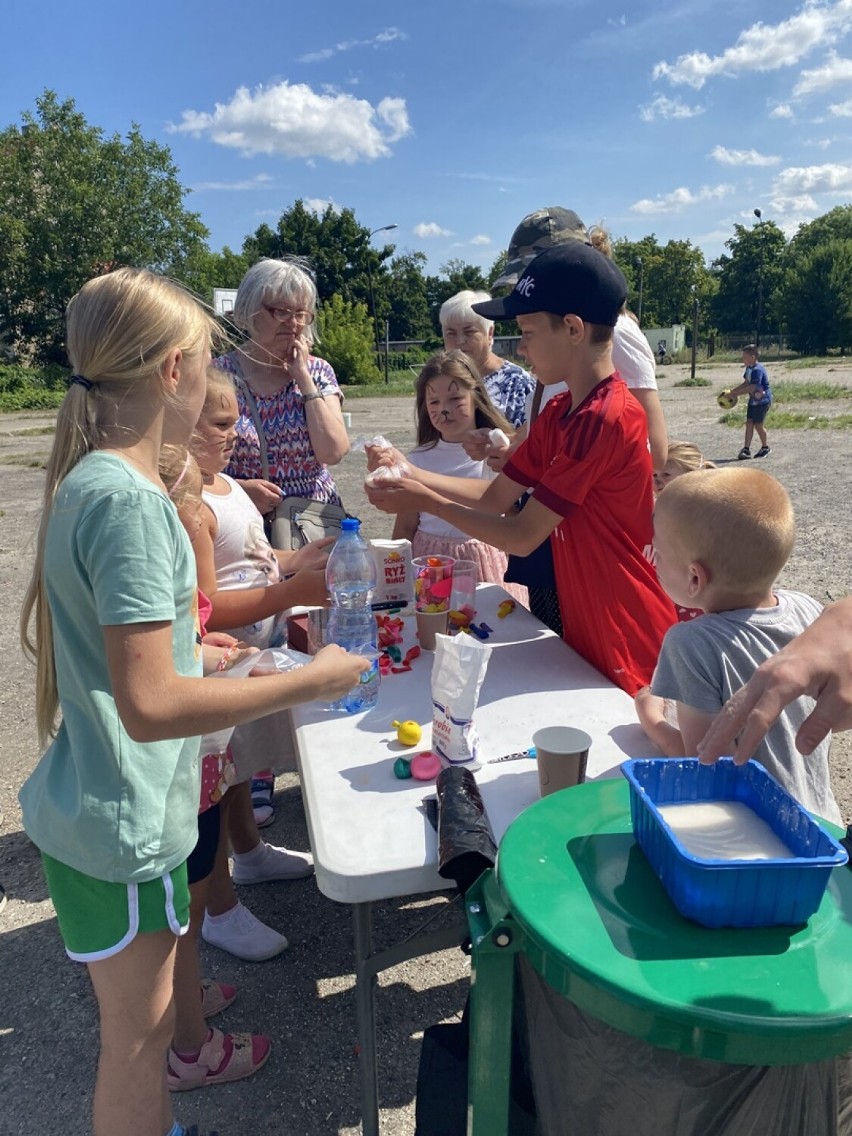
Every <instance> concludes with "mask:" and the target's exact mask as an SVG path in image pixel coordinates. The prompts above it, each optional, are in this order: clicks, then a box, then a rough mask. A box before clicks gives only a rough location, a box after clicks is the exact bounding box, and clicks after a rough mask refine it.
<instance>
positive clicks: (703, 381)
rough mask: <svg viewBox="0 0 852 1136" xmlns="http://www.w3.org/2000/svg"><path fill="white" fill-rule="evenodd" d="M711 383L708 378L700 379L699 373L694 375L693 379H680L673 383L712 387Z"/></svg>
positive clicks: (677, 385)
mask: <svg viewBox="0 0 852 1136" xmlns="http://www.w3.org/2000/svg"><path fill="white" fill-rule="evenodd" d="M712 385H713V384H712V383H711V381H710V380H709V379H702V377H701V376H700V375H696V376H695V378H694V379H693V378H692V377H690V378H688V379H680V381H679V382H676V383H674V384H673V386H676V387H712Z"/></svg>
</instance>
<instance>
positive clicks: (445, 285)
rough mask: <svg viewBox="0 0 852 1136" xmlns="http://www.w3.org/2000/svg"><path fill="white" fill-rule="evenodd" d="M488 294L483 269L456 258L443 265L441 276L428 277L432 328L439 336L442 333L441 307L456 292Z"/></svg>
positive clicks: (427, 290) (427, 288)
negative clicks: (439, 316) (439, 317)
mask: <svg viewBox="0 0 852 1136" xmlns="http://www.w3.org/2000/svg"><path fill="white" fill-rule="evenodd" d="M466 291H472V292H487V291H488V281H487V280H486V279H485V277H484V276H483V275H482V269H481V268H480V267H479V265H477V264H468V263H467V262H466V261H464V260H461V259H459V258H458V257H454V258H453V259H452V260H448V261H447V263H446V264H442V265H441V275H440V276H427V278H426V295H427V297H428V300H429V308H430V312H431V316H432V328H433V330H434V332H435V333H436V334H437V335H440V333H441V324H440V320H439V319H438V315H439V313H440V311H441V305H442V304H443V303H444V301H445V300H449V298H450V296H455V294H456V292H466Z"/></svg>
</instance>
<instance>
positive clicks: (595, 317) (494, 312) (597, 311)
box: [471, 240, 628, 327]
mask: <svg viewBox="0 0 852 1136" xmlns="http://www.w3.org/2000/svg"><path fill="white" fill-rule="evenodd" d="M627 291H628V289H627V281H626V280H625V279H624V276H623V274H622V273H621V270H620V269H619V268H618V267H617V266H616V265H615V263H614V262H613V261H612V260H610V259H609V257H608V256H604V254H603V253H602V252H598V250H597V249H596V248H592V246H591V245H589V244H584V243H583V242H582V241H571V240H569V241H566V242H565V244H561V245H556V246H555V247H554V248H549V249H546V250H545V251H544V252H542V253H539V255H538V256H537V257H536V258H535V260H533V261H531V262H530V264H528V265H527V267H526V268H525V269H524V272H523V275H522V276H521V277H520V279H519V280H518V282H517V284H516V285H515V287H514V288H513V289H512V291H511V292H510V293H509V294H508V296H503V297H502V298H501V299H498V300H487V301H485V302H483V303H481V304H472V305H471V306H472V308H473V310H474V311H475V312H476V314H477V315H480V316H484V317H485V318H486V319H489V320H498V319H513V318H514V317H515V316H523V315H533V314H534V313H535V312H551V313H552V314H553V315H556V316H567V315H574V316H579V317H580V319H581V320H583V321H584V322H585V323H597V324H603V325H604V326H605V327H615V322H616V320H617V319H618V313H619V311H620V310H621V307H622V305H623V304H624V301H625V300H626V299H627Z"/></svg>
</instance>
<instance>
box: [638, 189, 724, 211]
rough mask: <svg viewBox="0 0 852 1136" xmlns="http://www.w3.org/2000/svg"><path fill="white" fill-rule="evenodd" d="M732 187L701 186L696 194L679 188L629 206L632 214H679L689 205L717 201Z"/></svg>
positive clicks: (645, 198)
mask: <svg viewBox="0 0 852 1136" xmlns="http://www.w3.org/2000/svg"><path fill="white" fill-rule="evenodd" d="M733 188H734V187H733V186H732V185H713V186H710V185H703V186H702V187H701V189H699V190H698V192H697V193H693V192H692V190H691V189H687V188H686V186H680V187H678V189H674V190H672V192H671V193H664V194H660V195H659V196H657V197H654V198H650V197H644V198H642V200H641V201H636V202H634V204H633V205H631V206H630V211H631V212H632V213H641V214H643V215H644V214H650V213H680V212H681V210H682V209H684V208H686V207H687V206H690V205H700V204H701V203H702V202H704V201H718V200H720V198H722V197H726V196H727V195H728V194H729V193H732V192H733Z"/></svg>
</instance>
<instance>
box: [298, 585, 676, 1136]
mask: <svg viewBox="0 0 852 1136" xmlns="http://www.w3.org/2000/svg"><path fill="white" fill-rule="evenodd" d="M508 598H509V597H508V596H507V594H506V592H504V591H503V589H502V588H500V587H498V586H497V585H495V584H484V585H480V587H479V588H478V590H477V609H478V610H477V616H476V622H477V623H479V622H481V621H484V622H485V623H487V624H488V625H489V626H490V627H491V628H493V634H492V635H491V637H490V638H489V639H488V640H487V645H488V646H490V647H491V648H492V652H491V657H490V660H489V663H488V671H487V674H486V677H485V681H484V683H483V684H482V690H481V692H480V697H479V704H478V707H477V710H476V714H475V716H474V721H475V723H476V727H477V730H478V731H479V734H480V737H481V739H482V747H483V756H484V758H485V762H486V763H485V764H483V765H482V767H481V768H480V769H479V770H477V771H476V773H475V776H476V780H477V783H478V785H479V788H480V791H481V793H482V798H483V800H484V803H485V808H486V812H487V814H488V818H489V821H490V823H491V827H492V829H493V832H494V836H495V839H496V840H497V841H498V843H499V841H500V839H501V837H502V835H503V833H504V832H505V830H506V828H507V827H508V826H509V824H510V823H511V822H512V820H514V818H515V817H516V816H517V815H518V813H520V812H521V811H522V810H523V809H524V808H526V806H527V805H529V804H532V802H533V801H535V800H537V799H538V796H539V789H538V777H537V774H536V769H535V762H534V761H532V760H530V759H529V758H526V759H521V760H517V761H510V762H505V763H502V764H501V763H496V764H488V759H490V758H496V757H500V756H502V755H504V754H508V753H511V752H513V751H520V750H524V749H527V748H528V747H529V746H530V745H531V744H532V741H531V739H532V735H533V733H534V732H535V730H536V729H538V728H539V727H540V726H544V725H574V726H579V727H581V728H582V729H584V730H585V731H586V732H587V733H588V734H590V735H591V737H592V747H591V749H590V752H589V761H588V770H587V777H590V778H591V777H599V776H607V775H610V776H611V775H614V774H615V773H616V772H617V769H618V766H619V765H620V763H621V762H622V761H623V760H624V759H625V758H627V757H638V756H648V755H656V754H657V752H658V751H657V750H656V749H655V748H654V747H653V746H652V745H651V744H650V742H649V741H648V739H647V738H646V736H645V734H644V732H643V730H642V728H641V727H640V726H639V724H638V722H637V720H636V714H635V710H634V707H633V700H632V699H631V698H630V697H629V696H628V695H627V694H625V693H624V691H622V690H620V689H618V688H617V687H616V686H614V685H613V684H612V683H611V682H610V681H609V680H608V679H605V678H604V677H603V676H602V675H601V674H599V672H598V671H596V670H595V669H594V668H593V667H591V666H590V665H589V664H588V663H586V662H585V661H584V660H583V659H581V658H580V657H579V655H577V654H576V652H574V651H573V650H571V648H570V647H568V646H567V645H566V644H565V643H564V642H563V641H562V640H561V639H559V638H558V637H557V636H556V635H554V634H553V632H551V631H550V630H548V629H547V628H546V627H545V626H544V625H543V624H542V623H540V622H539V621H538V620H537V619H536V618H535V617H534V616H532V615H531V614H530V613H529V612H528V611H527V610H526V609H525V608H522V607H521V606H520V605H519V606H517V607H516V608H515V610H514V611H513V612H512V613H511V614H510V615H508V616H506V617H505V618H504V619H500V618H499V617H498V615H497V608H498V605H499V604H500V603H501V602H502V601H503V600H506V599H508ZM414 623H415V621H414V619H413V617H409V618H406V620H405V632H404V634H405V639H404V642H403V644H402V645H401V649H402V652H403V654H404V653H405V651H406V650H407V649H408V648H409V647H410V646H412V645H413V644H414V643H415V642H416V638H415V627H414ZM433 659H434V655H433V654H431V653H429V652H425V651H424V652H423V653H422V654H421V655H420V657H419V658H418V659H416V660H415V661H414V662H413V664H412V669H411V671H410V672H408V673H404V674H391V675H388V676H386V677H385V678H383V680H382V685H381V689H380V692H379V700H378V703H377V705H376V706H375V707H373V709H372V710H369V711H367V712H366V713H361V714H356V715H349V714H345V713H342V712H332V711H329V710H326V709H323V708H322V707H321V706H319V705H317V704H311V705H305V706H300V707H297V708H296V709H295V710H294V711H293V727H294V732H295V737H296V750H297V754H298V760H299V771H300V774H301V779H302V794H303V797H304V802H305V811H306V815H307V821H308V829H309V832H310V838H311V849H312V851H313V856H314V863H315V866H316V879H317V884H318V885H319V888H320V891H321V892H322V893H323V895H325V896H327V897H328V898H329V899H333V900H337V901H338V902H340V903H348V904H351V905H352V913H353V922H354V939H355V980H356V989H355V997H356V1011H357V1017H358V1035H359V1042H360V1051H361V1062H362V1067H361V1104H362V1131H363V1133H364V1136H378V1131H379V1124H378V1082H377V1066H376V1037H375V1006H374V988H375V982H376V976H377V974H379V973H380V972H381V971H383V970H386V969H387V968H388V967H390V966H396V965H397V964H398V963H400V962H404V961H406V960H407V959H411V958H417V957H419V956H420V955H422V954H427V953H431V952H432V951H435V950H440V949H443V948H446V947H450V946H453V945H457V944H458V943H460V942H461V941H463V939H464V938H465V936H466V933H467V932H466V928H465V927H464V926H463V925H462V923H461V922H460V923H459V925H458V926H457V927H455V926H452V927H447V928H443V929H442V930H440V931H437V932H431V933H430V934H424V935H420V936H417V937H415V938H413V939H408V940H407V941H406V942H405V943H401V944H399V945H397V946H395V947H391V948H389V949H387V950H384V951H381V952H376V953H374V952H373V946H372V930H371V904H372V903H373V901H375V900H380V899H389V898H396V897H401V896H408V895H414V894H418V893H423V892H432V891H437V890H440V889H448V888H450V887H452V886H453V885H452V883H451V882H450V881H448V880H445V879H442V878H441V877H440V876H439V875H438V859H437V836H436V833H435V831H434V829H433V828H432V825H431V824H430V822H429V820H428V817H427V814H426V810H425V808H424V807H423V800H424V798H425V797H427V796H429V795H430V794H434V791H435V789H434V783H433V782H422V781H415V780H413V779H411V780H399V779H397V778H396V777H395V776H394V773H393V765H394V761H395V760H396V758H397V757H399V756H400V755H403V754H408V755H409V756H410V755H411V754H413V753H415V752H417V751H418V750H420V749H428V748H429V745H430V730H431V718H432V704H431V672H432V660H433ZM406 719H413V720H414V721H416V722H419V723H420V724H421V725H422V726H423V740H422V742H421V743H420V744H419V745H418V746H417V747H416V748H415V749H414V750H405V749H403V747H402V746H401V745H400V744H399V743H398V742H397V740H396V730H395V729H394V728H393V726H392V724H391V723H392V722H393V721H395V720H399V721H404V720H406Z"/></svg>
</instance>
